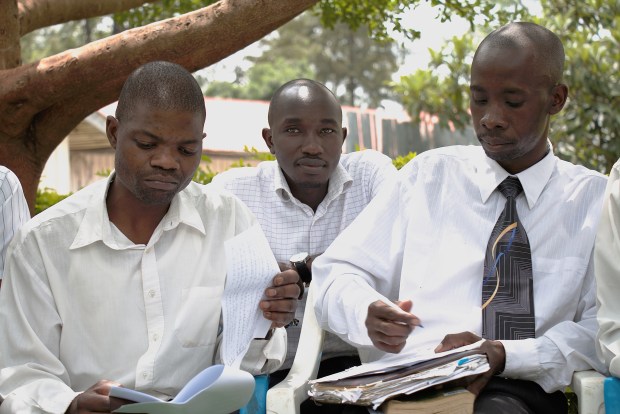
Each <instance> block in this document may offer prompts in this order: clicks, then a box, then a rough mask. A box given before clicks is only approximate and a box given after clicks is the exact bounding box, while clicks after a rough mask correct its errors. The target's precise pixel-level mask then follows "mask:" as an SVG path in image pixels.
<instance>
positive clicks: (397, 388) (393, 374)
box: [308, 342, 490, 410]
mask: <svg viewBox="0 0 620 414" xmlns="http://www.w3.org/2000/svg"><path fill="white" fill-rule="evenodd" d="M480 343H481V342H478V343H476V344H472V345H469V346H467V347H463V348H458V349H456V350H452V351H447V352H442V353H437V354H435V353H432V352H429V351H428V350H427V351H425V352H421V353H420V354H416V355H413V356H399V355H395V356H391V357H388V358H385V360H379V361H375V362H371V363H368V364H362V365H360V366H358V367H353V368H349V369H348V370H345V371H343V372H340V373H337V374H333V375H329V376H327V377H323V378H319V379H316V380H313V381H309V386H310V387H309V388H310V389H309V391H308V394H309V396H310V397H312V399H313V400H315V401H316V402H319V403H327V404H330V403H331V404H353V405H362V406H372V408H373V409H375V410H376V409H377V408H378V407H379V406H380V405H381V404H382V403H384V402H385V401H386V400H389V399H393V398H394V397H398V396H403V395H410V394H413V393H416V392H418V391H421V390H425V389H427V388H432V387H435V386H437V385H439V384H444V383H447V382H450V381H454V380H456V379H459V378H464V377H467V376H471V375H478V374H482V373H483V372H486V371H488V370H489V368H490V367H489V362H488V359H487V357H486V355H485V354H484V353H483V352H482V351H481V350H480V348H479V345H480Z"/></svg>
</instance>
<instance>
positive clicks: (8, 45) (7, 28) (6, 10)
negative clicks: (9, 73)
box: [0, 0, 21, 70]
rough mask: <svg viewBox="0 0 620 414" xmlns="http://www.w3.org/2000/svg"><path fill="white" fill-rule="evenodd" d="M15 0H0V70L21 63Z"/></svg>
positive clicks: (14, 66)
mask: <svg viewBox="0 0 620 414" xmlns="http://www.w3.org/2000/svg"><path fill="white" fill-rule="evenodd" d="M19 37H20V36H19V20H18V18H17V0H0V70H1V69H8V68H16V67H17V66H19V64H20V63H21V48H20V46H19Z"/></svg>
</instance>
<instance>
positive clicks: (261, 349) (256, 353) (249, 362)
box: [241, 328, 287, 375]
mask: <svg viewBox="0 0 620 414" xmlns="http://www.w3.org/2000/svg"><path fill="white" fill-rule="evenodd" d="M286 340H287V337H286V329H284V328H277V329H274V331H273V334H272V335H271V338H269V339H268V340H267V339H254V340H252V342H250V347H249V349H248V352H246V354H245V356H244V357H243V361H241V369H242V370H244V371H247V372H249V373H250V374H252V375H261V374H267V373H270V372H274V371H276V370H277V369H278V368H279V367H280V366H281V365H282V363H283V362H284V359H285V358H286Z"/></svg>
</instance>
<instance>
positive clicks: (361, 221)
mask: <svg viewBox="0 0 620 414" xmlns="http://www.w3.org/2000/svg"><path fill="white" fill-rule="evenodd" d="M385 191H386V192H385V193H384V194H382V196H381V197H376V198H374V199H373V200H372V201H371V202H370V204H368V206H367V207H366V208H365V209H364V210H363V211H362V212H361V213H360V214H359V216H358V217H357V218H356V219H355V220H354V221H353V222H352V223H351V224H350V225H349V226H348V227H347V228H346V229H345V230H344V231H343V232H342V233H341V234H340V236H338V237H337V238H336V240H335V241H334V242H333V243H332V244H331V245H330V247H329V248H328V249H327V250H326V251H325V253H324V254H322V255H321V256H319V257H318V258H317V259H316V260H315V261H314V262H313V264H312V272H313V283H317V284H318V286H319V287H318V294H317V298H318V299H317V301H316V302H315V312H316V314H317V318H318V321H319V324H320V325H321V327H322V328H323V329H326V330H329V331H331V332H334V333H335V334H336V335H338V336H339V337H340V338H342V339H343V340H345V341H347V342H349V343H351V344H352V345H355V346H358V347H371V346H372V342H371V341H370V338H369V337H368V333H367V330H366V326H365V320H366V315H367V312H368V305H370V304H371V303H372V302H374V301H376V300H382V301H384V302H387V301H388V300H390V299H398V289H399V283H398V281H399V278H400V269H401V266H402V248H393V247H394V246H403V245H404V238H405V233H406V228H407V223H406V220H407V219H406V217H407V215H406V214H403V213H402V211H401V206H402V204H403V202H402V200H401V197H402V194H401V187H400V185H398V183H393V185H391V186H389V187H388V188H386V189H385ZM368 223H373V224H374V225H372V226H370V225H368Z"/></svg>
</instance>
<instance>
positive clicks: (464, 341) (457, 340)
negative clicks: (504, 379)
mask: <svg viewBox="0 0 620 414" xmlns="http://www.w3.org/2000/svg"><path fill="white" fill-rule="evenodd" d="M480 339H482V338H480V337H479V336H478V335H475V334H473V333H471V332H461V333H458V334H449V335H446V336H445V338H443V341H441V343H440V344H439V346H437V348H435V352H444V351H449V350H451V349H455V348H460V347H462V346H465V345H469V344H473V343H474V342H478V341H479V340H480ZM480 350H481V351H482V352H484V353H485V354H486V356H487V358H488V359H489V366H490V369H489V370H488V371H487V372H485V373H483V374H480V375H476V376H472V377H467V378H468V379H469V385H468V386H467V390H468V391H469V392H471V393H472V394H475V395H478V394H479V393H480V391H482V389H483V388H484V387H485V386H486V385H487V383H488V382H489V380H490V379H491V378H492V377H493V376H494V375H495V374H499V373H500V372H502V371H503V370H504V366H505V365H506V351H505V350H504V345H502V343H501V342H500V341H488V340H487V341H484V342H483V343H482V345H480Z"/></svg>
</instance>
